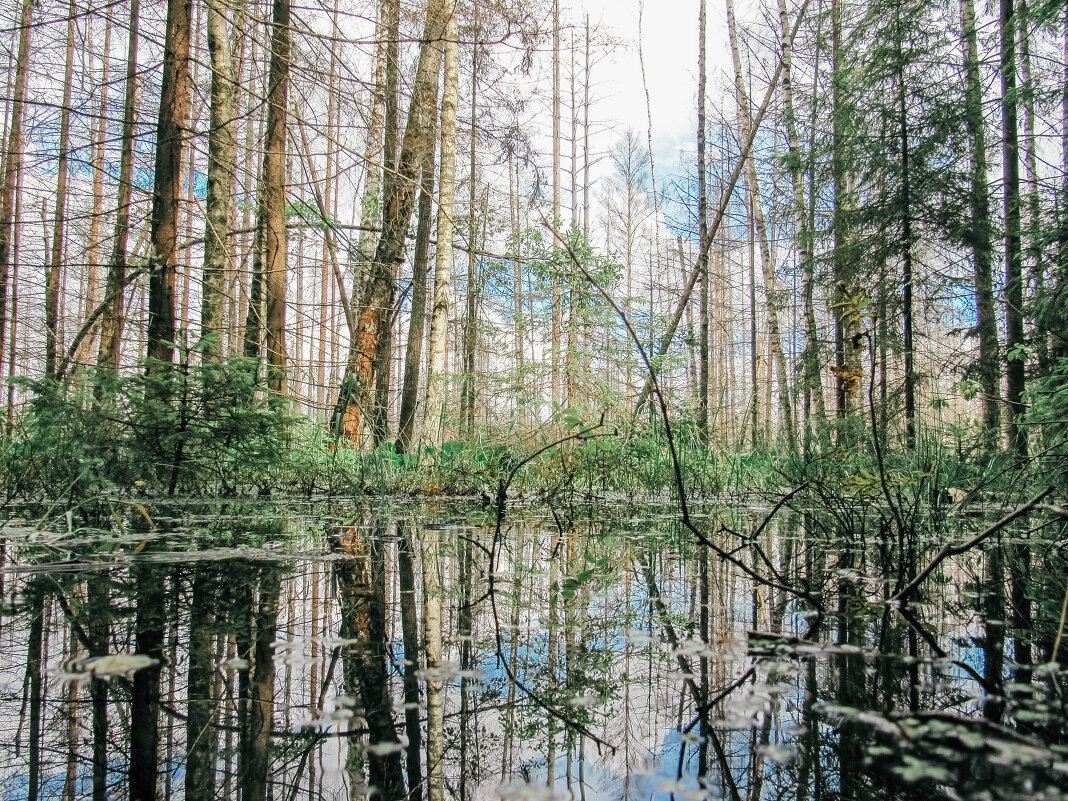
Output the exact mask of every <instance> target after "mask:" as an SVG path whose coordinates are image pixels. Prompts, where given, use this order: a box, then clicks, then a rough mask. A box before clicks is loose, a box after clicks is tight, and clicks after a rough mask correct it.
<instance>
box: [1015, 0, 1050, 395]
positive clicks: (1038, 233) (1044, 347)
mask: <svg viewBox="0 0 1068 801" xmlns="http://www.w3.org/2000/svg"><path fill="white" fill-rule="evenodd" d="M1017 13H1018V16H1019V21H1018V25H1017V27H1018V28H1019V38H1020V78H1021V79H1022V80H1023V87H1022V91H1021V92H1020V97H1021V99H1022V100H1023V126H1024V130H1023V135H1024V144H1023V151H1024V154H1023V155H1024V168H1025V175H1026V186H1027V240H1026V250H1027V264H1028V272H1029V273H1030V279H1031V286H1032V291H1033V292H1034V296H1035V297H1038V296H1039V295H1041V294H1042V290H1043V287H1044V285H1045V273H1046V268H1045V263H1046V262H1045V259H1044V258H1043V253H1042V214H1041V205H1040V199H1039V176H1038V152H1037V140H1036V138H1035V84H1034V81H1033V80H1032V76H1031V35H1030V27H1031V21H1030V11H1029V10H1028V6H1027V2H1026V0H1020V5H1019V11H1018V12H1017ZM1031 341H1032V343H1033V346H1034V349H1035V360H1036V362H1037V364H1038V367H1039V371H1040V372H1041V373H1043V374H1045V373H1047V372H1048V371H1049V368H1050V361H1049V347H1048V341H1049V335H1048V333H1046V332H1044V331H1043V332H1038V331H1036V332H1035V333H1034V336H1033V337H1032V338H1031Z"/></svg>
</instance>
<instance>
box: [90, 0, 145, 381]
mask: <svg viewBox="0 0 1068 801" xmlns="http://www.w3.org/2000/svg"><path fill="white" fill-rule="evenodd" d="M139 23H140V0H130V24H129V39H128V41H127V48H126V98H125V101H124V103H123V112H122V154H121V155H120V157H119V192H118V199H117V203H116V212H115V232H114V235H113V243H112V247H111V258H110V259H109V260H108V277H107V285H106V287H105V290H104V292H105V297H107V298H109V301H108V306H107V309H106V310H105V311H104V315H103V319H102V320H101V322H100V350H99V351H98V353H97V359H96V364H97V367H98V368H99V369H100V370H105V371H108V372H112V373H114V372H117V371H118V369H119V358H120V354H121V350H122V327H123V314H124V312H123V308H124V305H123V287H124V286H125V285H126V245H127V241H128V239H129V236H130V200H131V196H132V194H133V158H134V144H135V142H134V135H135V124H136V115H137V37H138V28H139Z"/></svg>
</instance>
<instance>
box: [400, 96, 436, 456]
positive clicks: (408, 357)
mask: <svg viewBox="0 0 1068 801" xmlns="http://www.w3.org/2000/svg"><path fill="white" fill-rule="evenodd" d="M435 94H437V92H436V87H435ZM434 105H437V101H436V100H435V103H434ZM434 164H435V160H434V150H433V149H430V150H427V152H426V162H425V163H424V164H423V170H422V176H423V177H422V180H421V181H420V190H419V223H418V225H417V226H416V230H415V257H414V259H413V262H412V313H411V317H410V318H409V320H408V348H407V350H406V351H405V353H404V384H403V386H402V387H401V406H400V417H399V420H398V424H397V442H396V449H397V453H408V452H409V451H410V450H411V448H412V445H413V444H414V443H415V411H416V407H417V405H418V398H419V368H420V364H421V362H422V357H423V339H424V336H423V334H424V330H425V328H426V276H427V261H428V258H429V255H430V226H431V219H432V218H431V213H432V211H433V195H434Z"/></svg>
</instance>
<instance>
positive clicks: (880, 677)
mask: <svg viewBox="0 0 1068 801" xmlns="http://www.w3.org/2000/svg"><path fill="white" fill-rule="evenodd" d="M275 503H276V505H275V506H274V507H272V508H270V509H264V508H257V507H254V506H248V507H242V508H234V509H232V510H230V512H229V513H228V514H226V515H218V514H207V513H205V514H203V515H198V514H197V512H196V510H188V509H187V510H185V513H184V515H182V516H177V515H174V516H173V517H174V518H175V519H181V520H183V524H182V525H181V526H180V527H179V526H178V525H177V524H171V525H170V526H169V527H168V526H163V525H162V524H161V525H160V528H159V529H157V530H153V531H149V532H145V531H137V532H136V536H130V537H129V538H128V540H129V541H127V539H124V537H123V536H120V535H118V534H114V533H111V532H108V535H107V536H106V537H105V536H103V535H93V534H91V533H87V534H86V535H85V537H84V539H85V540H86V542H85V543H84V544H79V545H77V546H76V547H75V546H72V545H71V544H70V541H69V540H67V541H65V542H64V543H63V544H62V547H57V546H56V545H55V544H51V543H49V541H48V538H47V537H44V538H42V537H40V536H39V535H37V534H34V536H32V537H31V536H30V534H29V532H26V534H25V536H21V535H20V533H19V532H18V531H13V532H12V533H11V536H10V538H9V555H10V561H9V563H8V566H7V568H6V570H7V572H8V575H7V576H6V577H5V590H6V591H7V592H8V596H7V598H6V599H5V601H6V604H5V608H4V609H3V618H2V620H0V693H2V695H0V729H2V731H0V743H2V744H0V796H2V797H3V798H16V797H17V798H22V797H27V798H30V799H44V798H53V797H59V798H63V799H80V798H92V799H93V801H102V800H103V799H114V798H120V799H121V798H129V799H138V800H139V801H140V799H157V798H165V797H175V798H178V797H185V798H190V799H193V798H196V799H212V798H239V799H240V800H241V801H266V799H268V798H270V799H275V801H280V800H284V801H290V800H293V801H295V800H296V799H311V798H316V799H318V798H343V797H347V798H350V799H357V798H365V797H370V796H372V795H373V796H374V797H375V798H382V799H398V800H399V799H418V800H420V801H421V799H423V798H424V797H426V798H428V799H430V800H431V801H434V799H439V798H446V797H448V798H459V799H461V801H474V800H475V799H490V798H500V797H504V798H545V799H548V798H550V797H556V798H580V799H591V800H592V799H616V798H621V797H627V798H634V799H638V798H642V799H647V798H654V799H667V798H671V797H674V798H678V799H690V798H703V797H708V798H732V799H742V798H745V799H758V798H765V799H778V798H798V799H818V798H829V797H842V798H846V797H848V798H855V799H869V798H870V799H876V798H886V797H905V798H907V797H916V798H928V797H932V796H934V797H946V798H952V797H959V798H1006V799H1008V798H1055V797H1062V793H1063V790H1062V789H1061V788H1063V786H1064V784H1065V781H1068V777H1066V776H1065V775H1064V773H1063V771H1064V768H1063V766H1064V765H1065V764H1068V748H1066V745H1065V740H1066V735H1065V727H1064V721H1065V720H1066V719H1068V717H1066V710H1065V708H1064V705H1065V701H1064V699H1065V697H1066V695H1068V694H1066V693H1065V690H1066V689H1068V686H1066V684H1068V682H1066V675H1065V672H1064V671H1062V670H1061V669H1060V668H1059V667H1058V666H1056V665H1054V664H1052V663H1050V656H1051V653H1052V643H1053V641H1054V638H1055V636H1056V627H1055V626H1054V625H1052V624H1051V623H1050V621H1051V620H1052V621H1053V622H1054V623H1055V619H1056V616H1057V612H1058V609H1059V607H1058V609H1053V608H1052V607H1054V606H1057V604H1056V603H1053V601H1054V600H1056V597H1055V596H1056V594H1055V593H1049V594H1048V595H1049V596H1050V599H1051V600H1050V601H1049V603H1048V604H1047V602H1046V600H1044V599H1045V597H1046V594H1043V593H1040V592H1036V593H1035V595H1036V596H1037V597H1038V600H1037V603H1036V606H1035V610H1034V612H1035V614H1032V615H1020V614H1016V615H1014V614H1013V612H1012V608H1011V607H1012V604H1013V603H1014V597H1013V595H1014V594H1013V593H1006V591H1005V588H1006V586H1009V587H1010V588H1011V587H1012V586H1013V585H1012V584H1010V583H1009V578H1010V575H1009V574H1010V572H1011V570H1012V566H1013V565H1014V564H1017V563H1020V562H1021V561H1022V560H1021V558H1020V555H1019V553H1018V551H1019V549H1020V548H1022V547H1026V545H1021V544H1020V543H1021V542H1022V543H1025V544H1026V543H1027V542H1031V543H1032V544H1031V547H1033V548H1034V549H1035V551H1034V555H1033V557H1032V558H1031V559H1030V560H1028V563H1029V564H1032V566H1033V567H1032V570H1033V571H1037V570H1039V569H1040V566H1041V569H1042V570H1045V571H1047V572H1048V573H1049V575H1048V576H1047V575H1045V574H1043V575H1042V576H1038V575H1035V576H1032V579H1033V581H1035V582H1043V581H1047V580H1048V583H1049V584H1050V585H1051V586H1053V585H1055V584H1057V582H1058V581H1059V582H1061V584H1059V585H1057V586H1063V573H1061V574H1058V573H1057V572H1056V571H1057V570H1060V571H1063V570H1064V565H1063V564H1062V563H1059V562H1056V561H1051V560H1054V559H1055V558H1061V557H1059V556H1056V555H1055V554H1054V556H1051V554H1052V553H1053V552H1052V551H1047V552H1044V553H1043V552H1042V551H1040V547H1041V546H1040V545H1039V543H1038V542H1037V540H1034V539H1032V540H1022V539H1021V540H1018V541H1014V543H1013V545H1012V548H1011V549H1009V548H1007V546H1003V545H1002V543H1001V541H1000V540H999V539H988V540H986V541H985V542H983V543H982V545H983V547H982V548H981V549H979V548H976V549H974V550H971V551H969V552H966V553H962V554H954V555H953V556H951V557H949V558H946V559H945V561H944V563H943V564H940V565H939V569H938V570H937V571H934V572H932V574H931V576H930V577H929V578H928V579H927V580H926V581H925V582H924V583H923V584H922V585H921V586H919V587H917V588H916V589H915V590H914V591H910V592H911V596H910V598H909V602H908V603H907V604H905V603H899V602H897V601H893V599H892V598H891V596H892V595H893V594H894V590H895V588H899V587H900V586H902V581H903V576H904V575H905V572H907V571H905V572H903V571H902V570H901V566H900V565H899V564H898V563H897V562H896V561H895V558H894V556H893V549H892V548H890V547H889V546H888V545H887V543H886V542H883V541H880V540H879V538H877V537H876V538H870V539H869V538H866V537H864V536H859V537H857V536H848V537H847V536H843V535H842V528H841V526H836V525H835V523H834V521H833V520H830V519H826V518H821V516H820V515H819V514H817V513H815V512H806V513H803V514H798V513H795V512H793V511H791V510H790V509H782V510H779V512H778V513H777V515H776V516H775V517H774V519H772V520H771V521H770V522H767V523H766V524H763V522H762V521H763V515H760V514H757V513H755V512H751V511H748V510H746V509H739V508H730V507H722V506H709V507H707V508H701V509H695V510H693V514H694V516H695V517H700V519H701V521H702V523H703V524H705V525H704V527H703V528H704V530H705V531H715V532H716V533H714V534H709V535H707V536H708V538H709V540H710V541H709V543H702V544H696V543H695V542H694V540H693V537H692V536H689V534H688V532H687V531H686V530H685V529H684V528H683V527H682V526H681V525H680V524H679V523H678V522H677V516H676V515H675V514H674V510H672V509H671V508H670V507H668V506H665V507H663V508H658V507H638V506H632V505H629V504H626V503H623V502H618V503H607V502H602V503H598V504H591V505H574V506H570V507H564V508H559V507H558V508H555V509H552V510H549V509H547V508H540V507H536V506H525V505H523V504H517V505H513V506H512V507H511V508H510V510H509V515H508V518H507V521H506V522H505V523H504V524H503V526H502V527H501V529H500V532H499V534H498V533H497V528H496V523H497V521H496V518H495V516H494V515H493V513H492V510H491V511H485V510H483V509H481V508H479V507H478V506H475V505H471V504H467V503H464V502H460V501H456V502H447V501H435V502H426V503H423V504H407V505H406V504H401V503H399V502H398V503H397V504H395V505H392V506H389V505H387V506H376V507H375V508H374V509H373V510H372V508H370V507H367V508H363V507H359V506H351V507H347V508H346V507H340V506H339V505H338V504H337V503H336V502H335V503H334V504H331V505H326V504H322V505H321V506H320V505H316V504H312V505H310V506H309V505H307V504H305V505H294V506H293V507H292V508H290V507H287V506H286V505H285V504H284V503H283V502H278V501H276V502H275ZM153 517H154V518H156V519H157V520H162V519H166V518H167V516H166V515H164V514H160V510H153ZM764 522H766V521H764ZM960 525H961V526H962V531H961V532H960V533H961V535H962V538H963V537H964V535H967V534H968V533H969V531H974V528H973V529H967V526H969V525H973V524H972V523H969V522H968V521H964V520H962V521H961V523H960ZM1020 525H1021V526H1023V525H1025V523H1024V522H1021V523H1020ZM747 532H748V533H747ZM1004 533H1005V535H1006V537H1008V536H1011V531H1009V530H1006V532H1004ZM910 547H911V548H912V549H913V550H914V551H915V553H913V559H914V560H915V564H917V565H923V564H927V563H928V562H929V561H930V559H933V558H935V557H936V556H937V555H938V554H937V550H936V549H934V548H931V549H930V552H929V553H928V552H925V551H924V546H923V545H922V543H912V544H911V545H910ZM720 551H722V552H724V553H728V554H730V556H731V558H730V560H725V559H722V558H719V556H718V554H719V552H720ZM1062 561H1063V560H1062ZM910 570H911V571H912V575H915V574H916V571H915V568H910ZM763 574H767V575H769V576H773V578H771V579H769V580H768V581H767V582H761V581H759V580H755V579H754V576H759V575H763ZM1017 583H1018V582H1017ZM792 588H803V591H797V592H793V591H791V589H792ZM806 599H816V600H817V601H818V605H819V609H817V608H815V606H814V605H813V604H811V603H808V602H807V600H806ZM888 599H889V601H890V602H888ZM1015 602H1016V603H1018V602H1019V599H1015ZM1047 606H1049V607H1050V608H1047ZM818 612H821V613H822V617H819V615H818V614H817V613H818ZM817 618H818V619H819V620H820V621H821V623H820V625H817V626H813V625H811V624H812V622H813V621H814V620H816V619H817ZM1021 621H1023V623H1021ZM1021 625H1026V626H1028V627H1029V628H1028V629H1027V630H1023V629H1021V628H1020V627H1021ZM1024 651H1027V652H1028V653H1029V654H1030V656H1031V657H1032V661H1033V666H1031V667H1029V669H1027V670H1020V669H1018V667H1017V665H1018V664H1019V662H1020V660H1019V657H1018V656H1017V655H1018V654H1020V653H1023V652H1024ZM1007 654H1013V659H1009V658H1008V657H1007Z"/></svg>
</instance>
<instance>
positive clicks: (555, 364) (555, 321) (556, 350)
mask: <svg viewBox="0 0 1068 801" xmlns="http://www.w3.org/2000/svg"><path fill="white" fill-rule="evenodd" d="M552 115H553V226H554V227H559V225H560V122H561V120H560V0H553V101H552ZM553 248H554V249H555V248H556V242H555V241H554V242H553ZM562 303H563V296H562V293H561V291H560V277H559V275H558V274H557V271H556V270H555V269H554V270H553V274H552V331H551V332H550V340H551V350H550V365H551V369H552V391H551V397H552V401H553V403H559V402H560V396H561V394H562V393H561V388H562V387H561V384H562V382H561V380H560V329H561V325H562V320H563V315H562V310H561V305H562Z"/></svg>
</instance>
